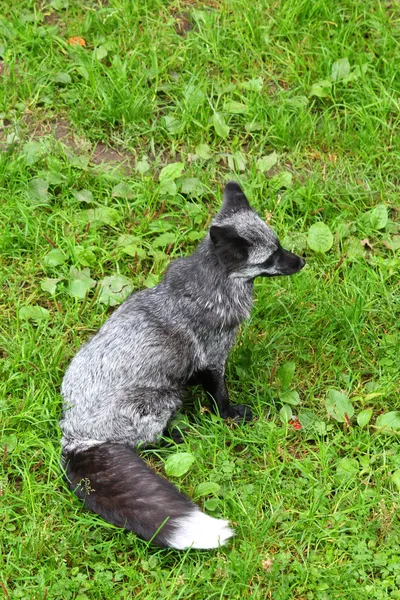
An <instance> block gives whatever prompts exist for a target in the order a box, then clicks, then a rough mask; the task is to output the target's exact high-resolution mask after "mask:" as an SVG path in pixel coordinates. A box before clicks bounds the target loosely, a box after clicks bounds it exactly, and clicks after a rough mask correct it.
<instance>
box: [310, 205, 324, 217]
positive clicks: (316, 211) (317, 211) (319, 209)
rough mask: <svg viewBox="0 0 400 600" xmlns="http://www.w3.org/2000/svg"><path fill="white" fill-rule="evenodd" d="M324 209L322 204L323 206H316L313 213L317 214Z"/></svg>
mask: <svg viewBox="0 0 400 600" xmlns="http://www.w3.org/2000/svg"><path fill="white" fill-rule="evenodd" d="M323 210H324V207H323V206H321V208H316V209H315V210H313V211H312V213H311V214H312V215H317V214H318V213H320V212H322V211H323Z"/></svg>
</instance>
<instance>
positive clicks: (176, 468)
mask: <svg viewBox="0 0 400 600" xmlns="http://www.w3.org/2000/svg"><path fill="white" fill-rule="evenodd" d="M193 463H194V456H193V454H190V453H189V452H179V453H178V454H173V455H172V456H169V457H168V459H167V461H166V463H165V472H166V474H167V475H168V476H169V477H182V475H184V474H185V473H187V472H188V471H189V469H190V467H191V466H192V464H193Z"/></svg>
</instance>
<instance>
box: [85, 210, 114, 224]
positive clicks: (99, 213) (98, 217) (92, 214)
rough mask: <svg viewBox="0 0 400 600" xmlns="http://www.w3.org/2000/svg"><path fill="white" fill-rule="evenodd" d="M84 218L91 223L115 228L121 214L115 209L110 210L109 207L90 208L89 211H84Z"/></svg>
mask: <svg viewBox="0 0 400 600" xmlns="http://www.w3.org/2000/svg"><path fill="white" fill-rule="evenodd" d="M82 216H83V217H84V218H85V220H87V221H88V222H89V223H100V224H103V223H104V224H105V225H110V226H111V227H115V225H116V224H117V223H118V221H119V218H120V215H119V212H118V211H117V210H116V209H115V208H110V207H109V206H97V207H96V208H89V209H88V210H84V211H82Z"/></svg>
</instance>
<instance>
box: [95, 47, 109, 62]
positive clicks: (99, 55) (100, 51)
mask: <svg viewBox="0 0 400 600" xmlns="http://www.w3.org/2000/svg"><path fill="white" fill-rule="evenodd" d="M93 54H94V57H95V58H96V59H97V60H103V58H105V57H106V56H107V54H108V50H107V46H106V45H105V44H102V45H101V46H98V47H97V48H95V49H94V50H93Z"/></svg>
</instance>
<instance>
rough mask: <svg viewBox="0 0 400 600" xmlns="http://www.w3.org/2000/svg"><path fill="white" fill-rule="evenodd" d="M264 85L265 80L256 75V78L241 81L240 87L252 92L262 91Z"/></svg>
mask: <svg viewBox="0 0 400 600" xmlns="http://www.w3.org/2000/svg"><path fill="white" fill-rule="evenodd" d="M263 85H264V81H263V78H262V77H255V78H254V79H249V80H248V81H243V82H242V83H239V87H241V88H243V89H244V90H250V91H252V92H261V90H262V88H263Z"/></svg>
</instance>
